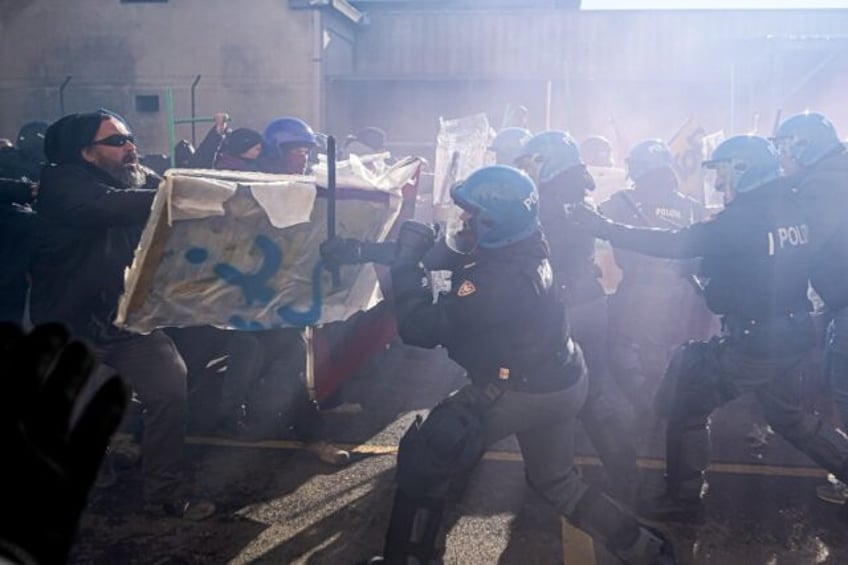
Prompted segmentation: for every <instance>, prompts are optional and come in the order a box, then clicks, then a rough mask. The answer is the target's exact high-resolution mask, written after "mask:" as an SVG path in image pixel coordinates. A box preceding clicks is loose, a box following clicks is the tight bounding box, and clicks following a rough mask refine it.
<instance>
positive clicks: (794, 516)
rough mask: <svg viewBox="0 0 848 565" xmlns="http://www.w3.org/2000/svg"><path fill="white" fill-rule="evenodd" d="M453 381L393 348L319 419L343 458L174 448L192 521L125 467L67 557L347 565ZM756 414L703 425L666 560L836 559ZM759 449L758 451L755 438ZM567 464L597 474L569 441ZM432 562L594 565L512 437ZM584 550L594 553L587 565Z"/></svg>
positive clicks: (800, 467)
mask: <svg viewBox="0 0 848 565" xmlns="http://www.w3.org/2000/svg"><path fill="white" fill-rule="evenodd" d="M462 384H464V377H463V373H462V371H461V369H459V368H458V367H457V366H455V365H454V364H452V363H451V362H450V361H448V360H447V358H446V356H445V354H444V352H443V351H440V350H435V351H426V350H421V349H416V348H410V347H406V346H403V345H401V344H397V343H396V344H393V345H392V347H390V348H388V349H387V350H386V351H385V352H384V353H383V354H381V355H379V356H378V357H377V358H375V359H374V360H373V361H372V362H371V363H370V364H369V366H368V367H366V369H365V370H363V371H362V372H361V373H360V374H359V375H358V376H357V377H356V378H355V379H354V380H353V381H352V382H350V383H349V384H348V386H347V387H346V389H345V394H346V397H347V400H348V401H350V402H358V403H361V404H362V405H363V412H362V413H361V414H357V415H349V414H328V415H327V416H326V420H327V434H328V436H329V438H330V439H331V440H332V441H334V442H336V443H339V444H343V445H344V446H346V447H348V448H350V449H351V450H352V451H353V458H352V462H351V464H350V465H348V466H347V467H343V468H336V467H332V466H329V465H327V464H324V463H321V462H320V461H318V460H317V459H316V458H315V457H314V456H313V455H311V454H310V453H308V452H306V451H303V450H302V449H299V447H300V445H299V444H298V443H297V442H293V441H290V440H286V439H280V440H276V441H267V442H259V443H245V442H237V441H232V440H226V439H220V438H210V437H205V436H203V437H198V436H193V437H192V438H191V439H190V454H191V457H192V462H193V465H194V471H195V475H196V489H195V490H196V494H198V495H203V496H207V497H209V498H212V499H213V500H215V501H216V502H217V503H218V505H219V512H218V514H217V515H216V516H215V517H213V518H211V519H210V520H207V521H205V522H201V523H189V522H183V521H180V520H176V519H170V518H160V519H151V518H148V517H146V516H144V515H142V514H140V513H139V512H138V509H139V508H140V506H141V500H140V490H141V481H140V476H139V472H138V470H137V469H133V470H130V471H127V472H124V473H122V474H121V475H120V477H119V479H120V480H119V482H118V484H116V485H115V486H113V487H110V488H105V489H98V490H96V491H95V492H94V493H93V497H92V504H91V505H90V508H89V510H88V511H87V513H86V514H85V516H84V518H83V521H82V525H81V531H80V535H79V539H78V543H77V545H76V547H75V550H74V553H73V555H72V562H74V563H160V564H161V563H227V562H231V563H311V564H324V563H328V564H346V563H347V564H353V563H356V562H357V561H360V560H363V559H365V558H367V557H369V556H370V555H373V554H374V553H377V552H379V549H380V547H381V545H382V536H383V533H384V531H385V527H386V524H387V521H388V514H389V511H390V505H391V499H392V491H393V485H392V478H393V471H394V453H395V451H394V450H395V447H396V445H397V442H398V440H399V438H400V437H401V435H402V434H403V432H404V431H405V429H406V428H407V427H408V425H409V423H410V422H411V421H412V420H413V419H414V417H415V415H416V414H419V413H420V414H424V413H426V410H427V409H428V408H430V407H432V406H433V405H434V404H435V403H436V402H437V401H438V400H439V399H440V398H442V397H443V396H444V395H446V394H447V393H449V392H450V391H451V390H453V389H455V388H458V387H459V386H461V385H462ZM756 414H757V410H756V407H755V406H753V405H752V404H751V402H750V401H746V400H745V399H742V400H740V401H736V402H734V403H732V404H730V405H728V406H727V407H724V408H722V409H721V410H719V411H717V412H716V414H715V415H714V417H713V426H712V428H713V447H714V456H713V461H714V464H713V465H712V466H711V470H710V474H709V484H710V489H709V493H708V495H707V498H706V511H707V520H706V522H705V523H704V524H702V525H699V526H685V525H680V524H677V525H674V524H672V525H665V526H663V527H664V528H665V530H666V531H667V532H668V533H669V534H670V535H671V536H672V537H673V539H674V540H675V542H676V545H677V552H678V557H679V561H680V562H681V563H685V564H689V563H691V564H716V565H719V564H720V565H735V564H744V565H759V564H763V565H796V564H797V565H805V564H816V563H822V564H845V563H848V533H846V531H845V530H846V527H845V526H846V524H848V520H845V519H843V518H841V517H840V516H839V514H840V511H841V508H842V507H840V506H836V505H831V504H827V503H824V502H822V501H820V500H818V498H817V497H816V494H815V487H816V486H818V485H821V484H824V482H825V479H824V477H825V476H826V473H824V472H823V471H822V470H820V469H817V468H816V467H815V466H814V465H813V464H812V463H811V462H810V461H809V460H808V459H807V458H806V457H805V456H803V455H801V454H800V453H798V452H796V451H795V450H793V449H792V448H791V447H789V446H788V445H787V444H786V443H785V442H783V440H782V439H780V438H779V437H777V436H775V435H773V434H768V433H763V432H762V431H760V432H757V433H754V436H757V435H758V434H759V437H754V438H748V437H746V436H747V435H748V434H749V432H751V431H752V429H754V428H753V425H754V424H755V423H757V422H759V421H760V420H759V418H758V416H757V415H756ZM762 440H764V441H765V443H764V444H763V445H757V444H758V443H760V442H761V441H762ZM578 444H579V454H580V457H579V462H580V464H581V467H582V469H583V471H584V474H585V475H586V477H587V478H588V479H589V480H594V479H596V478H597V477H598V475H599V469H600V468H599V466H598V462H597V459H596V458H595V457H594V456H593V454H592V452H591V449H590V448H589V446H588V443H587V442H586V440H585V438H582V437H581V440H580V441H579V442H578ZM661 446H662V441H661V434H653V435H651V434H650V433H649V434H647V436H646V438H645V439H644V441H643V442H641V443H640V455H641V456H642V459H640V471H641V475H642V476H641V477H640V478H639V479H638V480H640V481H641V482H642V483H643V484H644V487H645V488H646V489H649V488H651V487H652V486H655V485H658V484H661V478H662V459H661V457H662V449H661ZM443 525H444V528H443V529H444V532H445V533H444V539H443V540H442V543H443V544H444V548H445V550H444V562H445V563H457V564H490V563H501V564H513V563H514V564H529V563H532V564H541V565H546V564H560V563H567V564H569V565H583V564H584V563H585V564H586V565H591V564H592V561H593V559H597V563H605V561H603V555H602V552H600V551H599V552H594V551H593V549H592V547H591V544H590V543H588V541H587V538H586V536H585V535H583V534H582V533H581V532H579V531H577V530H574V529H573V528H571V527H570V526H569V525H568V524H566V523H565V522H564V521H562V520H561V519H560V518H559V517H558V516H557V514H556V513H555V512H553V510H552V509H551V508H549V507H548V506H547V505H546V504H545V503H544V502H543V501H542V500H541V499H540V498H539V497H538V496H537V495H536V494H535V493H534V492H533V491H532V490H530V488H529V487H527V486H526V484H525V482H524V473H523V468H522V465H521V458H520V454H519V453H518V449H517V445H516V444H515V442H514V440H513V439H507V440H504V441H503V442H500V443H498V444H496V445H495V446H493V447H492V449H491V450H490V451H489V452H488V453H487V455H486V457H485V458H484V460H483V461H482V462H481V464H480V465H479V466H478V468H477V469H476V470H475V473H474V476H473V477H472V479H471V482H470V484H469V487H468V489H467V491H466V492H465V493H463V494H462V496H461V497H460V498H458V499H457V500H454V501H452V503H451V505H450V507H449V510H448V511H447V516H446V519H445V521H444V524H443ZM593 555H594V557H593Z"/></svg>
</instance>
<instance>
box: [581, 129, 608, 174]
mask: <svg viewBox="0 0 848 565" xmlns="http://www.w3.org/2000/svg"><path fill="white" fill-rule="evenodd" d="M580 155H582V156H583V160H584V161H586V164H587V165H591V166H593V167H607V168H609V167H612V166H613V165H615V163H614V162H613V158H612V144H611V143H610V142H609V140H608V139H607V138H606V137H604V136H602V135H592V136H589V137H587V138H586V139H584V140H583V143H581V144H580Z"/></svg>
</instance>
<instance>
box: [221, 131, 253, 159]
mask: <svg viewBox="0 0 848 565" xmlns="http://www.w3.org/2000/svg"><path fill="white" fill-rule="evenodd" d="M259 143H262V134H261V133H259V132H258V131H256V130H252V129H250V128H238V129H235V130H233V131H232V132H231V133H230V134H229V135H227V137H226V138H224V141H223V143H222V144H221V152H223V153H228V154H230V155H235V156H239V155H241V154H242V153H244V152H245V151H247V150H248V149H250V148H251V147H253V146H254V145H257V144H259Z"/></svg>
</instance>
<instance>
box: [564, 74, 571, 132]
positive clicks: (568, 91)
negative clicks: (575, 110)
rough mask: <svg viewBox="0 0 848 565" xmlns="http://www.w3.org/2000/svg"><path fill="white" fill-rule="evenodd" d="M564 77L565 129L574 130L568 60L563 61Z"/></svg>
mask: <svg viewBox="0 0 848 565" xmlns="http://www.w3.org/2000/svg"><path fill="white" fill-rule="evenodd" d="M563 78H564V81H565V104H564V105H563V107H564V109H565V129H567V130H569V131H573V130H574V127H573V124H572V123H571V73H569V71H568V61H565V62H564V63H563Z"/></svg>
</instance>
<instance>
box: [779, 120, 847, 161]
mask: <svg viewBox="0 0 848 565" xmlns="http://www.w3.org/2000/svg"><path fill="white" fill-rule="evenodd" d="M774 144H775V146H776V147H777V149H778V151H779V152H780V154H781V156H787V157H790V158H791V159H792V160H794V161H795V163H797V164H798V165H799V166H801V167H809V166H811V165H814V164H816V163H817V162H818V161H819V160H820V159H822V158H823V157H826V156H827V155H829V154H830V153H833V152H834V151H835V150H836V149H837V148H839V147H841V145H842V144H841V142H840V141H839V136H838V135H836V128H834V127H833V124H832V123H831V122H830V120H828V119H827V117H826V116H825V115H824V114H821V113H819V112H803V113H801V114H796V115H794V116H792V117H790V118H787V119H786V120H785V121H784V122H783V123H782V124H780V127H779V128H777V132H776V134H775V137H774Z"/></svg>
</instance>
